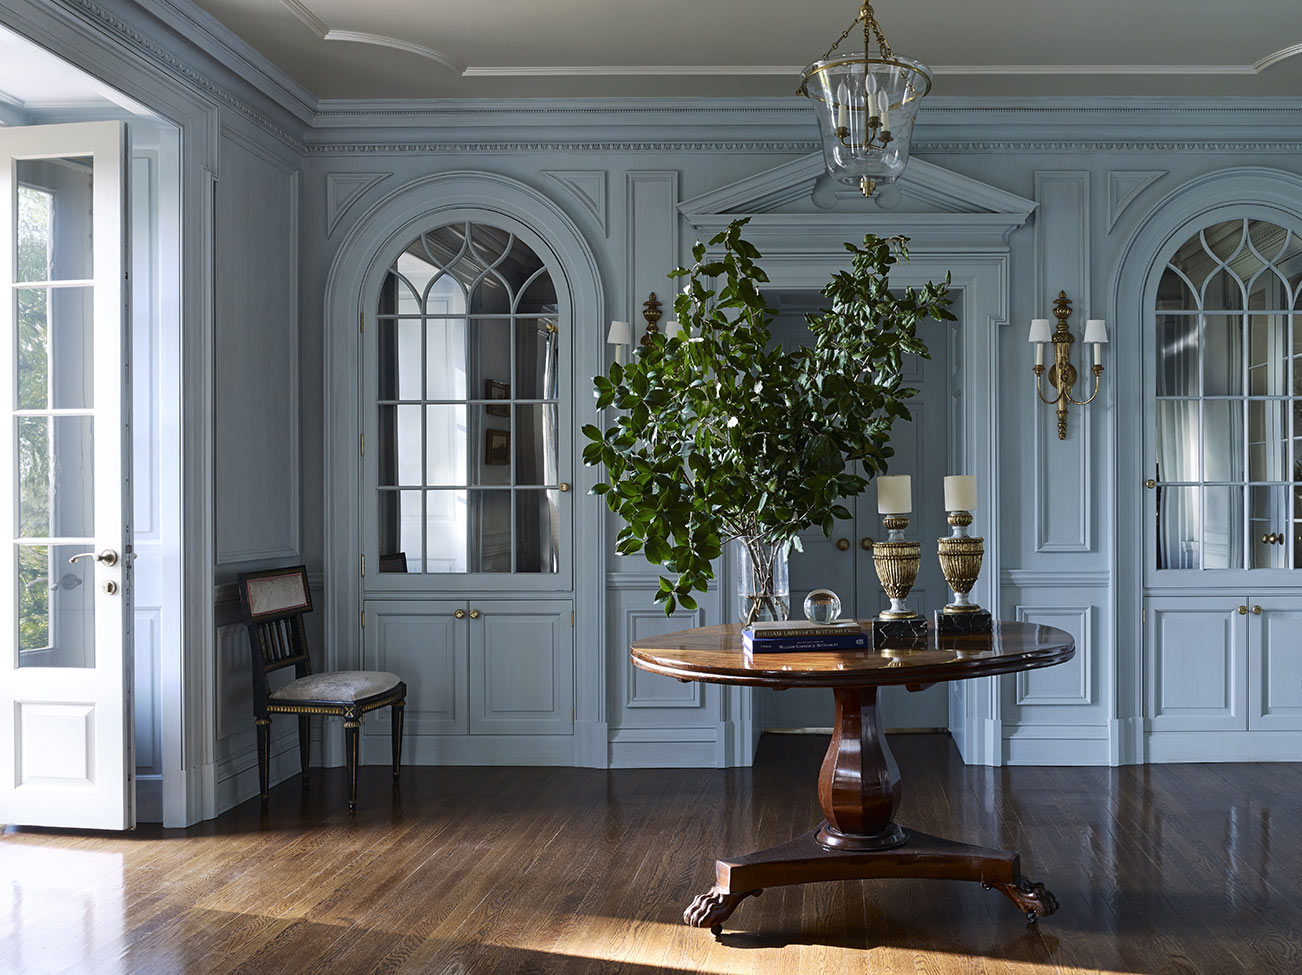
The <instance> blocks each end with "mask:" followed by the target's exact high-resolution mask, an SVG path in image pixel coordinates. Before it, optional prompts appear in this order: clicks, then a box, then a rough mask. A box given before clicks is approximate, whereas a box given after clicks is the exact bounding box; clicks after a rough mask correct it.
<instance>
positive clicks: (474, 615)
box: [470, 609, 482, 620]
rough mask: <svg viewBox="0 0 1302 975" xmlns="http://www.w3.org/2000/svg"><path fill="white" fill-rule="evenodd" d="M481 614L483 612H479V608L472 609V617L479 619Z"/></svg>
mask: <svg viewBox="0 0 1302 975" xmlns="http://www.w3.org/2000/svg"><path fill="white" fill-rule="evenodd" d="M481 615H482V614H481V613H480V612H479V610H477V609H472V610H471V611H470V618H471V619H472V620H477V619H479V617H480V616H481Z"/></svg>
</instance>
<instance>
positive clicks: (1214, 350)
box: [1193, 315, 1243, 396]
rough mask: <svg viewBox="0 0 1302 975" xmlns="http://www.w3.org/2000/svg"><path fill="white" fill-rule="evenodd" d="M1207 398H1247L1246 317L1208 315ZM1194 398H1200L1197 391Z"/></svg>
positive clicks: (1205, 341)
mask: <svg viewBox="0 0 1302 975" xmlns="http://www.w3.org/2000/svg"><path fill="white" fill-rule="evenodd" d="M1202 323H1203V362H1204V363H1205V372H1204V373H1203V395H1204V396H1241V395H1242V394H1243V316H1242V315H1204V316H1202ZM1193 392H1194V394H1195V395H1197V390H1196V389H1195V390H1194V391H1193Z"/></svg>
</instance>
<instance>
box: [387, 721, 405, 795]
mask: <svg viewBox="0 0 1302 975" xmlns="http://www.w3.org/2000/svg"><path fill="white" fill-rule="evenodd" d="M406 709H407V702H406V701H399V702H398V703H397V704H395V705H393V707H392V708H390V709H389V723H390V724H391V725H392V728H393V730H392V734H393V781H394V782H397V781H398V775H399V773H400V772H401V771H402V715H403V712H404V711H405V710H406Z"/></svg>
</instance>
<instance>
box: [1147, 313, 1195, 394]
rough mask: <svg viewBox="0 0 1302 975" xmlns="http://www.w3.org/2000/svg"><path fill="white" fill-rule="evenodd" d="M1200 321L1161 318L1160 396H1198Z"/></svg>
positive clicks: (1170, 316)
mask: <svg viewBox="0 0 1302 975" xmlns="http://www.w3.org/2000/svg"><path fill="white" fill-rule="evenodd" d="M1198 351H1199V350H1198V318H1197V316H1196V315H1159V316H1158V319H1157V395H1158V396H1197V395H1198Z"/></svg>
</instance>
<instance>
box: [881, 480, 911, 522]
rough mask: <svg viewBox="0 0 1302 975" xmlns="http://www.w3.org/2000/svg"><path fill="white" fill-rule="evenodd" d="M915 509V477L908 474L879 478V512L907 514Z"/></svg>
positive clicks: (883, 513)
mask: <svg viewBox="0 0 1302 975" xmlns="http://www.w3.org/2000/svg"><path fill="white" fill-rule="evenodd" d="M912 510H913V479H912V478H911V477H910V476H909V475H908V474H896V475H883V476H882V477H879V478H877V513H878V514H882V515H907V514H908V513H909V512H910V511H912Z"/></svg>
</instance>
